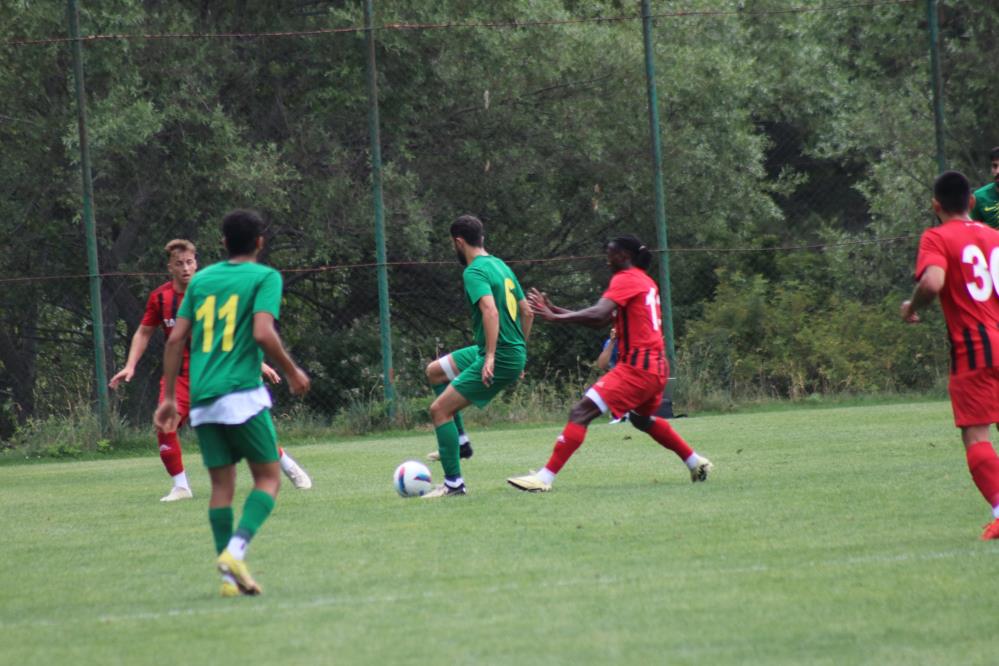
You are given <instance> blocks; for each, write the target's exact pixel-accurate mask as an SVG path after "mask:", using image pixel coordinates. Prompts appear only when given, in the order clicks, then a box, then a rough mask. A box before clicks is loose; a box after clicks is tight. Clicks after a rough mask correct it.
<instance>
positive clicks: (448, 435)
mask: <svg viewBox="0 0 999 666" xmlns="http://www.w3.org/2000/svg"><path fill="white" fill-rule="evenodd" d="M434 432H436V433H437V451H438V452H439V453H440V454H441V466H442V467H443V468H444V478H445V479H457V478H459V477H460V476H461V461H460V460H459V459H458V429H457V428H456V427H455V426H454V421H448V422H447V423H442V424H441V425H439V426H437V427H436V428H434Z"/></svg>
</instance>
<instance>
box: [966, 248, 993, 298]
mask: <svg viewBox="0 0 999 666" xmlns="http://www.w3.org/2000/svg"><path fill="white" fill-rule="evenodd" d="M961 261H962V262H963V263H965V264H969V265H970V266H971V272H972V275H973V276H974V278H975V280H974V281H973V282H965V286H966V287H968V293H969V294H971V297H972V298H973V299H975V300H976V301H981V302H984V301H987V300H989V298H991V297H992V292H993V287H996V286H999V247H996V248H993V249H992V252H991V253H990V255H989V259H988V261H986V260H985V253H984V252H982V248H980V247H978V246H977V245H966V246H964V250H963V251H962V252H961Z"/></svg>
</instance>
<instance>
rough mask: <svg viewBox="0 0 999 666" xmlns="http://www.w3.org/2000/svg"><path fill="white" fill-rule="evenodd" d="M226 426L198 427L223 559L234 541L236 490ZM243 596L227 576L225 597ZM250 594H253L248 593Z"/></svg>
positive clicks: (213, 524) (210, 508)
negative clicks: (233, 507) (234, 495)
mask: <svg viewBox="0 0 999 666" xmlns="http://www.w3.org/2000/svg"><path fill="white" fill-rule="evenodd" d="M225 429H226V426H224V425H220V424H217V423H205V424H202V425H199V426H197V427H195V429H194V431H195V433H196V434H197V436H198V446H199V448H200V449H201V459H202V461H203V462H204V464H205V467H206V468H208V477H209V479H210V480H211V484H212V492H211V497H210V498H209V500H208V523H209V525H211V528H212V538H213V539H214V541H215V552H216V554H217V555H221V554H222V553H223V552H224V551H225V547H226V546H227V545H228V543H229V540H230V539H231V538H232V523H233V512H232V497H233V493H234V492H235V488H236V461H237V458H235V457H234V456H233V454H232V452H231V451H230V450H229V445H228V442H227V438H226V433H225ZM241 592H242V590H241V588H240V586H239V584H238V583H237V582H236V579H235V578H234V577H232V576H231V575H229V574H228V572H223V575H222V596H224V597H232V596H237V595H239V594H240V593H241ZM246 593H252V591H250V590H247V591H246Z"/></svg>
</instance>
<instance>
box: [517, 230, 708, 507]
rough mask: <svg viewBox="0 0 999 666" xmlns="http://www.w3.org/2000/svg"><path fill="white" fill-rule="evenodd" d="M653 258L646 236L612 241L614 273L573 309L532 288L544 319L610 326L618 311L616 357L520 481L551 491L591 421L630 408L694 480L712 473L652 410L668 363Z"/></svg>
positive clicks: (536, 307) (521, 485)
mask: <svg viewBox="0 0 999 666" xmlns="http://www.w3.org/2000/svg"><path fill="white" fill-rule="evenodd" d="M651 263H652V253H651V252H649V250H648V248H646V247H645V246H644V245H643V244H642V242H641V241H640V240H638V239H637V238H635V237H634V236H619V237H617V238H615V239H613V240H612V241H610V242H609V243H608V244H607V264H608V265H609V266H610V269H611V271H612V272H613V273H614V275H613V277H612V278H611V281H610V286H608V287H607V291H605V292H604V294H603V296H601V298H600V300H599V301H597V303H596V304H595V305H592V306H590V307H588V308H586V309H585V310H579V311H575V312H574V311H572V310H566V309H564V308H559V307H556V306H555V305H553V304H552V303H551V301H550V300H548V297H547V296H546V295H545V294H543V293H541V292H539V291H538V290H536V289H531V290H530V293H529V295H528V300H529V301H530V303H531V308H532V309H533V310H534V312H535V314H537V315H540V316H541V317H542V318H543V319H545V320H546V321H550V322H555V323H572V324H582V325H584V326H591V327H594V328H605V327H606V326H607V325H608V324H609V323H610V322H611V320H612V319H614V318H615V313H616V322H615V324H614V328H615V331H616V333H617V345H618V361H617V364H616V365H615V366H614V369H613V370H611V371H610V372H608V373H607V374H606V375H604V376H602V377H601V378H600V379H598V380H597V382H596V383H595V384H594V385H593V386H592V387H591V388H590V389H589V390H588V391H587V392H586V395H585V396H584V397H583V399H582V400H580V401H579V402H578V403H576V406H575V407H573V408H572V411H571V412H569V423H567V424H566V426H565V429H564V430H563V431H562V434H561V435H560V436H559V438H558V441H557V442H556V444H555V450H554V451H552V455H551V458H550V459H549V460H548V463H547V464H546V465H545V466H544V467H543V468H542V469H540V470H538V471H537V472H532V473H531V474H528V475H527V476H519V477H513V478H510V479H507V483H509V484H510V485H511V486H513V487H514V488H517V489H519V490H525V491H528V492H545V491H548V490H551V487H552V482H553V481H554V480H555V475H556V474H558V473H559V471H560V470H561V469H562V466H563V465H565V463H566V462H567V461H568V460H569V457H570V456H572V454H573V453H575V451H576V449H578V448H579V447H580V445H581V444H582V443H583V439H584V438H585V437H586V427H587V426H588V425H589V424H590V422H591V421H593V419H595V418H597V417H598V416H600V415H601V414H602V413H604V412H606V411H608V410H610V412H611V414H613V415H614V417H615V418H621V417H622V416H624V415H626V414H627V415H628V416H629V417H630V421H631V424H632V425H633V426H635V427H636V428H638V429H639V430H641V431H642V432H645V433H648V435H649V436H651V437H652V439H654V440H656V441H657V442H658V443H659V444H661V445H662V446H663V447H665V448H667V449H669V450H671V451H673V452H674V453H676V454H677V455H678V456H679V457H680V459H681V460H683V461H684V463H686V465H687V468H688V469H689V470H690V480H691V481H695V482H696V481H705V480H707V478H708V473H709V472H710V471H711V469H712V468H713V467H714V466H713V465H712V464H711V461H710V460H708V459H707V458H705V457H704V456H700V455H698V454H697V453H695V452H694V450H693V449H692V448H690V445H688V444H687V443H686V442H685V441H683V438H682V437H680V435H678V434H677V433H676V431H675V430H673V428H672V427H671V426H670V424H669V423H668V422H667V421H666V419H663V418H659V417H656V416H653V414H655V411H656V409H658V407H659V403H660V402H661V401H662V395H663V391H664V390H665V388H666V381H667V378H668V377H669V363H668V361H667V358H666V351H665V348H664V345H663V333H662V314H661V310H660V306H659V289H658V287H656V283H655V282H654V281H653V280H652V278H650V277H649V276H648V274H647V273H646V272H645V271H646V269H648V267H649V265H650V264H651Z"/></svg>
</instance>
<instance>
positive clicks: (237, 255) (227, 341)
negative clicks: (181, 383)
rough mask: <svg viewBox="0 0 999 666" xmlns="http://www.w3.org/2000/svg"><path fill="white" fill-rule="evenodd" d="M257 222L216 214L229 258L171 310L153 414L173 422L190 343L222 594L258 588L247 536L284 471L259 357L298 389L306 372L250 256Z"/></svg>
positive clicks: (268, 280)
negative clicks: (242, 476)
mask: <svg viewBox="0 0 999 666" xmlns="http://www.w3.org/2000/svg"><path fill="white" fill-rule="evenodd" d="M263 228H264V227H263V220H262V219H261V218H260V215H259V214H258V213H256V212H254V211H247V210H234V211H232V212H230V213H228V214H226V216H225V217H224V218H223V220H222V235H223V239H224V242H225V247H226V250H227V251H228V253H229V259H228V261H223V262H220V263H217V264H214V265H212V266H209V267H208V268H206V269H205V270H203V271H201V272H200V273H198V274H197V275H195V276H194V278H193V279H192V280H191V283H190V284H189V285H188V288H187V292H188V293H187V297H186V298H185V299H184V301H183V302H182V303H181V306H180V310H179V311H178V312H177V323H176V324H175V326H174V332H173V334H172V335H171V336H170V338H169V339H168V340H167V344H166V352H165V353H164V360H163V384H164V386H163V401H162V402H161V403H160V406H159V408H158V409H157V410H156V416H155V417H154V421H155V423H156V426H157V427H159V428H161V429H162V430H164V431H170V430H171V429H172V428H174V427H175V426H176V422H177V419H178V416H179V415H178V411H177V376H178V374H179V372H180V368H181V364H182V359H183V356H184V348H185V347H186V346H187V345H188V343H189V342H190V345H191V346H190V349H191V351H190V369H191V381H190V385H191V414H190V416H191V424H192V425H193V426H194V430H195V432H196V433H197V434H198V444H199V446H200V447H201V457H202V459H203V460H204V463H205V467H207V468H208V474H209V476H210V477H211V481H212V497H211V500H210V501H209V504H208V506H209V509H208V520H209V522H210V523H211V527H212V535H213V536H214V538H215V548H216V551H217V552H218V553H219V556H218V560H217V562H216V564H217V567H218V570H219V571H220V572H221V573H222V576H223V579H222V596H237V595H239V594H240V593H242V594H260V592H261V589H260V586H259V585H257V583H256V581H254V580H253V577H252V576H251V575H250V571H249V569H247V567H246V564H245V563H244V562H243V559H244V556H245V554H246V549H247V546H248V545H249V542H250V540H251V539H252V538H253V536H254V535H255V534H256V533H257V530H259V529H260V526H261V525H262V524H263V523H264V521H265V520H267V517H268V516H269V515H270V513H271V511H272V510H273V508H274V501H275V498H276V497H277V493H278V488H279V487H280V485H281V471H280V465H279V464H278V451H277V434H276V433H275V431H274V423H273V422H272V421H271V413H270V407H271V396H270V393H269V392H268V391H267V388H266V387H265V386H264V385H263V381H262V380H261V377H260V364H261V362H262V361H263V354H264V353H265V352H266V354H267V356H269V357H270V358H271V359H273V360H274V361H275V362H276V363H277V364H278V365H279V366H280V367H281V369H282V370H283V371H284V373H285V376H286V377H287V378H288V388H289V389H290V390H291V392H292V393H293V394H295V395H301V394H303V393H305V392H306V391H308V390H309V384H310V382H309V377H308V375H306V374H305V372H304V371H303V370H302V369H301V368H299V367H298V366H297V365H295V362H294V361H293V360H292V359H291V357H290V356H289V355H288V353H287V352H286V351H285V349H284V346H283V345H282V344H281V338H280V337H279V336H278V334H277V331H276V330H275V328H274V321H275V320H276V319H277V318H278V314H279V311H280V307H281V289H282V282H281V274H280V273H278V272H277V271H276V270H274V269H273V268H269V267H267V266H262V265H260V264H258V263H257V254H258V253H259V252H260V249H261V248H262V247H263V245H264V238H263V235H262V233H263ZM243 458H246V461H247V464H248V465H249V467H250V472H251V474H252V475H253V490H251V491H250V494H249V496H248V497H247V498H246V503H245V504H244V505H243V515H242V516H241V518H240V521H239V525H238V526H237V528H236V531H235V533H234V532H233V530H232V523H233V511H232V498H233V494H234V492H235V486H236V463H238V462H239V461H240V460H241V459H243Z"/></svg>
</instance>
